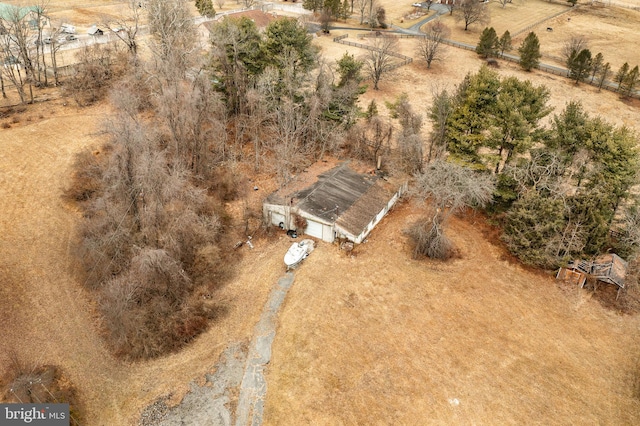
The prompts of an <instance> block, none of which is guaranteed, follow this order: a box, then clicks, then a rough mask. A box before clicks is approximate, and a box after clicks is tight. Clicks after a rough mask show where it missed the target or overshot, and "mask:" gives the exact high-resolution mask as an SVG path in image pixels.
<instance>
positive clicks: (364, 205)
mask: <svg viewBox="0 0 640 426" xmlns="http://www.w3.org/2000/svg"><path fill="white" fill-rule="evenodd" d="M391 197H392V194H391V193H390V192H389V191H387V190H385V189H384V188H383V187H382V186H380V185H372V186H371V187H370V188H369V190H368V191H367V192H366V193H365V194H364V195H363V196H362V197H360V199H358V201H356V202H355V203H354V204H353V205H352V206H351V208H349V210H347V211H346V212H345V213H344V214H343V215H341V216H340V217H339V218H338V220H337V221H336V225H337V226H339V227H340V228H342V229H344V230H345V231H347V232H348V233H350V234H351V235H354V236H358V235H360V233H361V232H362V231H363V230H364V229H365V227H366V226H367V225H368V224H369V223H370V222H371V220H373V218H374V217H376V215H377V214H378V213H380V212H381V211H382V209H384V208H385V206H386V205H387V203H388V202H389V200H390V199H391Z"/></svg>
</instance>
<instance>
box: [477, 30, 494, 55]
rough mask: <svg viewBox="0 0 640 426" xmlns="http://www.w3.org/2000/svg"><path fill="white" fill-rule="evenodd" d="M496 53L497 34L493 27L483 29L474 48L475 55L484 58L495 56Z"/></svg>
mask: <svg viewBox="0 0 640 426" xmlns="http://www.w3.org/2000/svg"><path fill="white" fill-rule="evenodd" d="M497 52H498V34H496V30H494V29H493V27H490V28H489V27H485V28H484V30H482V34H481V35H480V41H478V45H477V46H476V53H477V54H478V55H481V56H482V57H484V58H488V57H490V56H496V54H497Z"/></svg>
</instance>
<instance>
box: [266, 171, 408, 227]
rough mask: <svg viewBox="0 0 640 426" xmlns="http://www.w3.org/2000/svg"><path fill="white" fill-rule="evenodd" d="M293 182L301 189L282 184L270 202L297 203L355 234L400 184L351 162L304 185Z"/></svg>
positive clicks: (301, 210)
mask: <svg viewBox="0 0 640 426" xmlns="http://www.w3.org/2000/svg"><path fill="white" fill-rule="evenodd" d="M292 186H293V187H294V188H296V187H297V190H295V191H291V190H289V191H288V190H287V188H286V187H285V188H282V189H281V190H279V191H276V192H274V193H273V194H271V195H269V197H267V199H266V202H267V203H270V204H279V205H289V206H291V207H295V208H296V209H297V210H298V211H299V212H302V213H306V214H307V215H310V216H314V217H316V218H318V219H319V220H321V221H323V222H325V223H330V224H335V225H336V226H338V227H340V228H342V229H343V230H344V231H346V232H348V233H350V234H352V235H354V236H357V235H360V234H361V233H362V231H364V229H365V228H366V226H367V225H368V224H369V223H370V222H371V220H372V219H373V218H374V217H375V216H376V215H377V214H378V213H380V211H381V210H382V209H384V207H385V206H386V205H387V203H388V202H389V200H390V199H391V197H393V195H394V194H395V193H396V191H397V190H398V188H399V185H395V186H394V185H393V184H390V183H387V182H385V181H384V180H382V179H380V178H378V177H377V176H376V175H374V174H368V173H358V172H356V171H354V170H353V169H351V168H350V167H349V163H347V162H345V163H342V164H340V165H338V166H336V167H334V168H332V169H330V170H328V171H325V172H323V173H321V174H319V175H317V181H315V182H314V183H312V184H310V185H307V186H306V187H304V189H300V186H297V185H296V182H292Z"/></svg>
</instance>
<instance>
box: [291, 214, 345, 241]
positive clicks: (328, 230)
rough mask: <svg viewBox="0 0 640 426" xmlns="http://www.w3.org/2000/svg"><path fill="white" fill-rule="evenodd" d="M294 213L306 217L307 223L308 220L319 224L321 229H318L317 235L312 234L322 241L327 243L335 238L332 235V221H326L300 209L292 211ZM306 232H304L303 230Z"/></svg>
mask: <svg viewBox="0 0 640 426" xmlns="http://www.w3.org/2000/svg"><path fill="white" fill-rule="evenodd" d="M294 213H295V214H297V215H298V216H301V217H303V218H305V219H307V223H308V222H315V223H316V224H318V225H319V226H321V227H322V230H320V231H319V233H318V234H317V235H315V234H314V235H312V236H314V237H316V238H320V239H321V240H322V241H326V242H328V243H332V242H333V240H334V239H335V238H334V236H333V231H334V225H333V223H330V222H326V221H324V220H321V219H319V218H317V217H315V216H312V215H310V214H308V213H305V212H301V211H298V210H296V211H294ZM305 234H306V232H305Z"/></svg>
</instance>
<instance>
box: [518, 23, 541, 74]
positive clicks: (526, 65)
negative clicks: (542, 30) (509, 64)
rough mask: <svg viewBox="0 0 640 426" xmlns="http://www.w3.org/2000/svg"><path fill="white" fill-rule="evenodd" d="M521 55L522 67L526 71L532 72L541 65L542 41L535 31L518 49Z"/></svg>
mask: <svg viewBox="0 0 640 426" xmlns="http://www.w3.org/2000/svg"><path fill="white" fill-rule="evenodd" d="M518 52H519V53H520V66H521V67H522V68H523V69H524V70H526V71H531V70H532V69H533V68H536V67H537V66H538V64H539V63H540V57H541V56H542V55H541V54H540V40H539V39H538V36H537V35H536V33H534V32H533V31H532V32H530V33H529V34H528V35H527V37H526V38H525V39H524V41H523V42H522V45H521V46H520V48H519V49H518Z"/></svg>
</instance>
